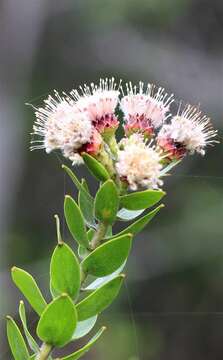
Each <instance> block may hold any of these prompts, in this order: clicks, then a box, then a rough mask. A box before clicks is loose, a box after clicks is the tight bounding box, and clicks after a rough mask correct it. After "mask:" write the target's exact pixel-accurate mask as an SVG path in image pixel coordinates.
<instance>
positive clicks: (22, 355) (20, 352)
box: [7, 316, 29, 360]
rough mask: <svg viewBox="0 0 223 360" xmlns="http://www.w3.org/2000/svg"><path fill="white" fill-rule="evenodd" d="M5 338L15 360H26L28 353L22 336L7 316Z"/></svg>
mask: <svg viewBox="0 0 223 360" xmlns="http://www.w3.org/2000/svg"><path fill="white" fill-rule="evenodd" d="M7 337H8V342H9V346H10V349H11V351H12V354H13V357H14V359H15V360H28V359H29V353H28V350H27V347H26V344H25V341H24V339H23V337H22V334H21V332H20V330H19V328H18V326H17V325H16V323H15V321H14V320H13V319H12V318H11V317H10V316H7Z"/></svg>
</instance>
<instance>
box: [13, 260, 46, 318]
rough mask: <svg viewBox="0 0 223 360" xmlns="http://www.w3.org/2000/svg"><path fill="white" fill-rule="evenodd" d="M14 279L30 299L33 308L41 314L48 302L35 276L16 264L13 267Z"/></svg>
mask: <svg viewBox="0 0 223 360" xmlns="http://www.w3.org/2000/svg"><path fill="white" fill-rule="evenodd" d="M12 279H13V281H14V283H15V284H16V286H17V287H18V288H19V290H20V291H21V292H22V293H23V295H24V296H25V298H26V299H27V300H28V301H29V303H30V305H31V306H32V308H33V309H34V310H35V311H36V312H37V314H38V315H41V314H42V312H43V310H44V309H45V307H46V305H47V303H46V301H45V300H44V298H43V295H42V294H41V292H40V289H39V288H38V286H37V283H36V281H35V280H34V279H33V277H32V276H31V275H30V274H29V273H27V272H26V271H24V270H22V269H19V268H17V267H15V266H14V267H13V268H12Z"/></svg>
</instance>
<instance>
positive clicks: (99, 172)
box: [81, 153, 110, 181]
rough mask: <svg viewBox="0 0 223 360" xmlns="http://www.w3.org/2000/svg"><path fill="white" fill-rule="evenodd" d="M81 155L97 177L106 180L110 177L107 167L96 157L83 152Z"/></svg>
mask: <svg viewBox="0 0 223 360" xmlns="http://www.w3.org/2000/svg"><path fill="white" fill-rule="evenodd" d="M81 155H82V157H83V159H84V162H85V165H86V166H87V167H88V169H89V171H90V172H91V174H92V175H93V176H94V177H96V179H98V180H100V181H106V180H108V179H109V178H110V175H109V173H108V171H107V170H106V169H105V167H104V166H103V165H102V164H101V163H100V162H99V161H97V160H96V159H95V158H94V157H92V156H91V155H89V154H87V153H82V154H81Z"/></svg>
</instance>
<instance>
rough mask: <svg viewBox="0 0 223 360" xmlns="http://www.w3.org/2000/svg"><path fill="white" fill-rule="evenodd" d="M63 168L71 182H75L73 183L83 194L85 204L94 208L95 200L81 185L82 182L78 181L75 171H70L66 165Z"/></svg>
mask: <svg viewBox="0 0 223 360" xmlns="http://www.w3.org/2000/svg"><path fill="white" fill-rule="evenodd" d="M62 168H63V169H64V170H65V172H66V173H67V174H68V176H69V177H70V178H71V180H72V181H73V183H74V184H75V186H76V187H77V189H78V190H79V191H81V192H82V197H83V199H84V201H85V203H86V204H87V206H88V207H89V208H92V207H93V206H94V199H93V197H92V196H91V195H90V194H89V192H88V191H87V190H86V188H85V186H84V185H83V184H81V183H80V181H79V180H78V178H77V177H76V175H74V173H73V171H71V169H69V167H67V166H66V165H62Z"/></svg>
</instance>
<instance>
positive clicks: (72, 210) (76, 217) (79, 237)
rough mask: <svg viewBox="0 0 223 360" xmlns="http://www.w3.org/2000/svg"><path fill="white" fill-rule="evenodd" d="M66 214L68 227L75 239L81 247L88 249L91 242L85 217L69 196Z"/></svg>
mask: <svg viewBox="0 0 223 360" xmlns="http://www.w3.org/2000/svg"><path fill="white" fill-rule="evenodd" d="M64 214H65V218H66V222H67V226H68V228H69V230H70V232H71V234H72V236H73V238H74V239H75V240H76V241H77V242H78V244H79V245H81V246H84V247H86V248H87V247H88V246H89V242H88V237H87V232H86V228H85V224H84V218H83V215H82V213H81V211H80V209H79V206H78V205H77V203H76V202H75V201H74V199H72V197H71V196H69V195H66V196H65V200H64Z"/></svg>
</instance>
